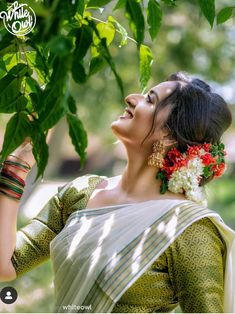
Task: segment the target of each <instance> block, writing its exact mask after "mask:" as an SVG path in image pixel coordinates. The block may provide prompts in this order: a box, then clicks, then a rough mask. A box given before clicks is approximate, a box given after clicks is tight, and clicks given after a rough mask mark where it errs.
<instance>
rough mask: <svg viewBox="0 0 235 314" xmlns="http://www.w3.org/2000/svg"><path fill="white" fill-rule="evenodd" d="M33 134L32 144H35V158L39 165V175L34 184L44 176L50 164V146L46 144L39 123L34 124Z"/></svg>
mask: <svg viewBox="0 0 235 314" xmlns="http://www.w3.org/2000/svg"><path fill="white" fill-rule="evenodd" d="M33 127H34V129H33V132H32V135H31V138H32V143H33V149H32V152H33V156H34V158H35V160H36V163H37V167H38V169H37V175H36V178H35V180H34V182H33V183H35V181H37V179H38V178H39V177H40V176H41V175H42V176H43V174H44V171H45V169H46V165H47V162H48V157H49V152H48V145H47V143H46V135H45V133H44V132H43V131H42V130H41V128H40V125H39V124H38V123H37V122H34V124H33Z"/></svg>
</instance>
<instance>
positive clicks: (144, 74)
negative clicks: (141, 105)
mask: <svg viewBox="0 0 235 314" xmlns="http://www.w3.org/2000/svg"><path fill="white" fill-rule="evenodd" d="M139 56H140V87H141V91H142V92H144V90H145V88H146V86H147V83H148V81H149V79H150V77H151V65H152V63H153V54H152V51H151V49H150V48H149V47H148V46H145V45H140V51H139Z"/></svg>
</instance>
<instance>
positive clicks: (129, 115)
mask: <svg viewBox="0 0 235 314" xmlns="http://www.w3.org/2000/svg"><path fill="white" fill-rule="evenodd" d="M132 118H133V114H132V112H131V111H130V110H129V109H125V111H124V113H123V115H122V116H120V119H132Z"/></svg>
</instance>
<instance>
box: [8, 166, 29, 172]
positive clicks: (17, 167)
mask: <svg viewBox="0 0 235 314" xmlns="http://www.w3.org/2000/svg"><path fill="white" fill-rule="evenodd" d="M8 166H10V167H13V168H16V169H19V170H21V171H23V172H25V173H27V172H28V170H26V169H24V168H21V167H19V166H16V165H8ZM5 168H6V169H7V166H5ZM3 169H4V168H3Z"/></svg>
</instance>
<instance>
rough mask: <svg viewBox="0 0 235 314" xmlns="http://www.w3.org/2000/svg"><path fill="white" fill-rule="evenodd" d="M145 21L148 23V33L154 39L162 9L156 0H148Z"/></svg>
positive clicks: (159, 25)
mask: <svg viewBox="0 0 235 314" xmlns="http://www.w3.org/2000/svg"><path fill="white" fill-rule="evenodd" d="M147 21H148V25H149V34H150V36H151V38H152V40H154V38H156V36H157V34H158V32H159V30H160V27H161V22H162V10H161V7H160V4H159V3H158V1H157V0H149V2H148V8H147Z"/></svg>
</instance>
